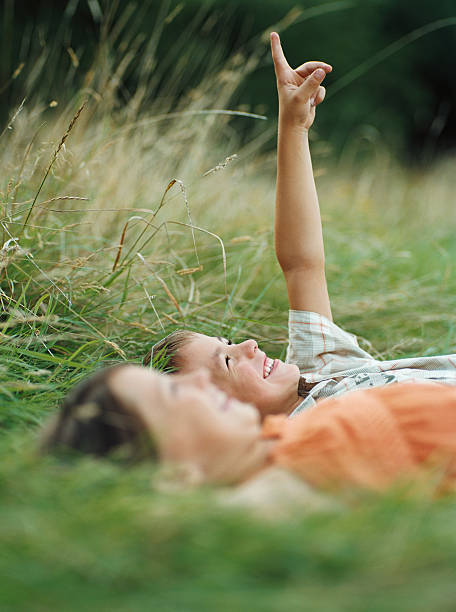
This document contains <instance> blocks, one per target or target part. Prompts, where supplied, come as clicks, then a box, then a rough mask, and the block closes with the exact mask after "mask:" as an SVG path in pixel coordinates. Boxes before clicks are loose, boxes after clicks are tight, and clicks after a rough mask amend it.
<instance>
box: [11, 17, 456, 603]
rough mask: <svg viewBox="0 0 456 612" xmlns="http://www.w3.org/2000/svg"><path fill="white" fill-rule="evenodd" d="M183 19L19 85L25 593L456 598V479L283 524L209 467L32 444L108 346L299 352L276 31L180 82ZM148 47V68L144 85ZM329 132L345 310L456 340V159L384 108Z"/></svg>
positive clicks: (15, 231) (17, 381) (15, 402)
mask: <svg viewBox="0 0 456 612" xmlns="http://www.w3.org/2000/svg"><path fill="white" fill-rule="evenodd" d="M163 20H164V22H166V16H163ZM171 21H172V20H171ZM125 23H128V21H126V22H125ZM160 27H162V26H160V25H158V26H157V30H156V32H155V33H154V35H153V36H152V37H151V39H150V41H149V43H148V45H146V47H145V50H144V48H143V47H140V42H139V41H138V40H135V39H134V37H132V36H131V31H132V30H128V29H127V28H126V26H125V30H121V29H120V30H119V28H120V26H119V27H118V28H117V30H116V28H114V27H112V28H111V29H109V28H107V29H104V30H102V38H101V42H100V45H99V51H98V53H97V54H96V59H95V61H94V63H93V65H91V66H90V67H89V68H88V69H87V74H86V76H85V79H83V80H84V81H85V86H84V87H83V89H82V90H81V91H79V92H78V93H77V95H76V96H75V97H70V98H67V97H66V92H65V90H62V92H61V96H60V98H59V99H55V100H54V99H53V100H49V99H47V102H46V104H45V103H44V102H39V101H38V97H36V100H35V101H33V102H28V101H27V99H26V100H25V102H24V103H22V102H21V100H19V101H18V103H17V105H16V106H14V107H12V108H11V112H10V114H9V117H10V120H9V122H8V124H7V126H6V129H5V130H4V132H3V133H2V135H1V137H0V145H1V146H0V168H1V169H2V172H1V176H0V191H1V194H0V196H1V197H0V200H1V210H0V222H1V227H0V231H1V232H2V244H1V245H0V246H2V248H1V250H0V280H1V285H0V291H1V293H0V304H1V310H2V315H1V321H0V406H1V413H0V422H1V424H2V428H3V434H2V439H1V441H0V457H1V459H0V465H1V467H0V487H1V490H2V493H3V500H2V504H1V510H0V539H1V541H2V550H3V552H2V561H1V568H2V569H1V572H2V575H3V576H5V577H6V578H7V585H8V588H2V597H3V598H4V603H3V606H4V609H15V610H16V609H17V610H32V609H33V610H48V609H54V608H55V609H62V610H64V609H65V610H66V609H68V610H72V609H87V610H89V609H93V610H108V609H109V610H127V609H149V607H150V605H151V602H154V604H155V605H156V606H158V608H157V609H180V610H181V609H188V610H191V609H208V610H209V609H214V606H215V605H216V604H217V606H216V607H217V609H226V610H233V609H249V608H252V609H254V608H255V607H256V608H257V609H264V610H273V609H278V608H281V607H285V605H286V606H287V607H288V608H290V609H305V608H303V607H302V606H303V604H302V602H303V600H306V601H311V602H312V603H311V605H310V604H309V606H308V609H312V610H333V609H338V610H346V609H347V610H348V609H350V610H366V609H371V610H383V609H385V610H386V609H388V610H393V609H401V610H405V609H411V607H410V608H408V607H407V605H408V604H407V605H406V604H404V601H405V600H404V598H408V599H409V601H410V602H411V604H410V605H413V609H414V610H417V609H439V610H446V609H448V610H450V609H452V608H451V606H452V605H453V598H452V595H451V593H452V588H453V581H452V577H451V576H450V568H452V567H454V550H455V549H454V529H453V528H452V520H454V506H453V504H452V502H451V501H443V502H441V503H440V504H436V505H435V506H432V507H429V506H428V505H427V502H424V503H423V501H422V500H421V501H410V500H404V499H401V497H400V496H399V497H395V496H392V497H388V498H385V499H382V500H368V499H367V500H360V501H359V502H358V504H359V505H356V504H355V507H353V508H352V509H351V511H350V512H344V513H342V514H340V513H336V514H334V515H331V516H329V517H328V516H326V515H325V516H321V517H317V518H315V517H314V518H312V517H299V516H295V517H294V518H293V519H292V520H291V521H289V522H287V521H286V522H283V523H281V524H276V525H274V526H272V527H271V525H268V524H267V523H266V524H265V523H264V522H262V521H260V522H257V521H256V520H255V517H253V518H252V517H250V518H249V517H248V516H246V515H243V514H239V513H237V512H235V513H233V512H232V511H230V512H228V511H223V512H222V511H221V509H220V508H219V506H218V505H217V504H216V502H214V499H213V495H212V493H211V492H210V491H203V492H200V493H199V494H193V495H186V494H179V493H170V492H168V493H164V492H161V491H159V490H156V489H155V488H154V486H153V483H151V476H150V473H149V468H141V469H138V470H131V471H129V472H128V473H122V472H121V471H120V470H119V469H117V468H116V467H115V466H107V465H102V464H100V465H95V464H94V463H93V462H91V461H84V462H81V464H79V465H78V466H73V467H71V468H66V467H62V466H61V465H57V464H56V463H55V462H53V461H52V460H48V461H43V460H37V458H36V456H35V455H34V454H33V452H32V451H31V450H30V449H33V448H34V444H35V437H36V426H37V425H39V424H41V423H42V421H43V420H44V418H45V416H46V415H47V414H48V413H49V412H52V411H54V410H55V408H56V404H57V402H58V400H59V398H61V396H62V395H63V394H64V393H65V391H66V390H67V389H68V387H69V386H71V385H72V384H73V383H74V382H75V381H77V380H78V379H80V378H81V377H83V376H85V375H86V374H87V373H88V372H90V371H92V370H93V369H95V368H97V367H99V366H100V365H101V364H102V363H111V362H113V361H119V360H125V359H128V360H140V359H141V358H142V356H143V355H144V354H145V353H146V351H147V350H148V348H149V346H150V344H151V343H153V342H155V341H156V340H157V339H158V338H159V337H160V336H161V335H162V334H164V333H167V332H169V331H171V330H172V329H174V328H175V327H182V326H188V327H192V328H198V329H201V330H203V331H206V332H209V333H215V332H217V333H219V332H220V331H222V332H223V334H224V335H229V336H232V337H233V338H234V339H241V338H244V337H246V336H251V335H253V336H255V337H256V338H258V339H259V341H260V342H261V343H262V345H263V347H264V348H265V350H266V351H268V353H270V354H271V355H276V356H279V355H282V356H283V354H284V350H285V343H286V334H287V332H286V310H287V299H286V293H285V288H284V283H283V280H282V278H281V274H280V271H279V268H278V266H277V264H276V263H275V260H274V254H273V247H272V244H273V242H272V230H271V228H272V212H273V201H274V173H275V156H274V154H272V153H268V152H267V150H266V151H265V149H264V148H263V145H264V144H265V143H268V142H269V143H270V141H271V139H272V138H273V137H274V132H275V118H274V117H268V118H267V119H266V120H265V119H262V118H258V117H253V116H248V112H249V111H250V109H244V108H242V107H240V106H239V103H238V101H237V99H236V92H237V90H238V87H239V85H240V84H241V83H242V81H243V79H245V78H247V77H248V75H249V74H250V72H251V71H252V70H254V69H255V67H256V66H257V65H258V63H259V62H261V61H264V58H265V57H266V55H265V54H266V52H267V50H266V48H265V47H264V46H263V47H262V48H261V49H260V50H259V51H258V53H257V55H256V56H255V57H253V58H252V57H250V58H244V59H243V58H242V56H241V54H239V53H236V54H235V55H234V56H233V57H231V58H229V59H228V60H226V62H225V63H224V64H222V65H218V67H217V62H216V61H215V60H216V59H217V58H215V60H214V62H215V63H214V64H213V63H211V64H210V69H208V72H207V74H204V75H202V79H201V83H200V85H199V87H198V88H197V89H194V90H192V91H189V92H188V93H187V95H186V96H185V97H183V98H181V99H180V100H179V102H178V103H177V104H175V105H174V106H171V102H170V101H171V100H173V98H174V92H175V88H176V82H177V80H178V79H180V78H181V77H182V76H183V75H184V74H185V71H186V70H187V67H188V66H189V65H191V63H192V56H191V52H190V51H189V52H188V54H187V55H184V56H183V57H182V58H181V60H180V63H178V65H176V66H175V67H174V72H169V67H165V68H166V71H165V70H164V69H163V70H164V72H163V73H159V74H160V75H161V76H157V70H158V69H157V67H156V66H155V65H154V62H153V61H152V59H153V53H152V51H153V46H154V45H155V44H158V40H159V35H160ZM121 36H124V44H123V45H114V43H115V42H116V39H117V38H118V37H121ZM114 47H115V48H114ZM140 48H141V49H142V52H141V53H139V51H138V49H140ZM115 49H117V50H115ZM119 49H122V53H121V52H120V51H119ZM146 51H147V52H146ZM43 53H44V56H46V57H47V58H48V59H49V58H50V57H54V55H55V49H54V48H49V49H48V50H47V55H46V53H45V52H44V51H43ZM120 53H121V55H119V54H120ZM148 53H149V55H148ZM116 54H117V55H116ZM44 56H43V57H44ZM56 57H57V56H56ZM114 58H115V60H114ZM37 61H38V60H37ZM56 61H60V60H58V59H56ZM73 61H75V60H73ZM133 63H135V64H136V65H137V66H139V67H140V68H139V69H140V71H141V75H142V78H141V80H140V81H139V82H138V87H137V89H136V91H135V92H134V94H133V95H131V96H130V97H129V98H128V99H124V97H123V93H124V90H123V82H124V81H123V79H124V78H126V76H127V74H128V70H129V67H130V68H131V66H132V64H133ZM42 65H43V66H46V62H45V61H44V60H42ZM33 66H34V68H33V70H34V71H35V72H33V74H31V75H29V76H28V77H27V78H29V79H31V80H30V83H31V86H33V87H38V80H37V78H36V72H37V71H39V69H41V68H39V67H40V66H41V64H39V63H38V64H34V65H33ZM73 67H74V69H75V70H76V66H73ZM24 70H26V68H24ZM43 70H44V68H43ZM165 72H166V74H167V78H166V79H164V80H163V78H162V77H163V74H164V73H165ZM40 74H41V73H40ZM32 77H33V78H32ZM154 88H155V89H154ZM151 90H153V91H154V92H155V94H156V95H155V99H151V96H150V91H151ZM273 95H275V94H274V84H273V78H272V69H271V96H273ZM30 99H32V100H34V99H35V98H34V97H33V96H30ZM41 99H42V100H44V99H46V98H45V96H41ZM55 102H57V104H55ZM341 104H343V100H342V99H341ZM82 105H83V107H82V110H81V106H82ZM211 109H218V110H220V109H228V110H230V111H236V112H237V111H242V112H244V113H246V112H247V114H244V115H239V116H237V117H236V121H246V122H257V127H256V130H254V132H253V133H254V135H253V136H252V139H251V140H250V141H249V142H248V143H247V144H245V143H244V142H243V141H242V140H241V139H240V138H239V137H238V133H237V131H236V129H237V128H238V127H239V123H233V115H232V114H225V113H213V112H210V111H211ZM318 112H321V113H324V105H323V106H322V107H321V108H320V109H319V110H318ZM315 133H316V134H317V135H318V124H317V126H316V130H315ZM312 146H313V151H314V160H315V173H316V176H317V182H318V189H319V193H320V200H321V207H322V214H323V222H324V229H325V241H326V251H327V271H328V282H329V289H330V294H331V296H332V301H333V310H334V315H335V318H336V321H337V322H338V323H340V324H341V325H342V326H345V327H347V328H348V329H350V330H351V331H353V332H355V333H357V334H359V335H360V337H361V342H362V343H363V344H364V346H365V347H367V348H368V349H369V350H371V351H372V352H373V353H374V354H375V355H379V356H382V357H392V356H393V355H394V356H405V355H413V354H423V353H429V354H432V353H446V352H451V351H454V350H455V345H456V331H455V329H456V327H455V324H456V315H455V306H456V299H455V294H456V292H455V289H456V281H455V279H456V275H455V272H454V270H453V261H454V258H455V255H456V243H455V241H454V231H455V226H456V217H455V215H454V210H453V208H454V207H453V201H454V200H453V194H454V192H455V188H456V177H455V174H454V171H453V164H454V160H452V159H448V160H446V161H442V162H441V163H440V164H439V165H436V166H434V167H432V168H428V169H424V170H422V171H421V172H420V173H418V172H417V171H413V170H407V169H405V168H402V167H401V166H400V165H399V164H398V163H397V162H396V161H395V160H394V157H393V156H392V154H391V153H389V152H388V151H386V150H384V148H383V147H382V142H381V135H378V134H373V133H372V131H370V130H369V129H368V128H360V131H359V134H357V135H353V139H352V141H351V142H350V145H349V146H347V148H346V150H345V151H344V154H343V156H342V158H341V159H340V160H334V159H332V158H331V154H330V147H329V145H328V143H324V142H322V141H321V140H319V139H318V136H314V140H313V143H312ZM399 575H401V576H402V578H403V581H402V582H401V580H400V579H399V578H398V576H399ZM431 578H432V580H431ZM223 584H225V585H227V591H226V593H224V594H221V592H220V588H221V585H223ZM433 584H434V586H433ZM173 585H178V587H179V589H180V590H179V592H178V591H177V590H174V591H173ZM435 585H438V588H437V587H436V586H435ZM176 588H177V587H176ZM379 593H382V594H383V595H382V596H379ZM366 602H369V604H368V603H366ZM420 606H421V608H420ZM436 606H437V607H436Z"/></svg>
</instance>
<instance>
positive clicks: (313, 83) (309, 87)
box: [299, 68, 326, 102]
mask: <svg viewBox="0 0 456 612" xmlns="http://www.w3.org/2000/svg"><path fill="white" fill-rule="evenodd" d="M325 76H326V73H325V71H324V70H323V69H322V68H317V70H314V71H313V72H312V74H311V75H309V76H308V77H307V79H306V80H305V81H304V83H302V85H300V87H299V97H300V98H302V100H303V101H306V102H307V100H309V99H310V98H312V97H314V96H315V95H316V94H317V93H318V88H319V87H320V83H321V82H322V81H323V79H324V78H325Z"/></svg>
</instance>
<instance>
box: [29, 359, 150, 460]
mask: <svg viewBox="0 0 456 612" xmlns="http://www.w3.org/2000/svg"><path fill="white" fill-rule="evenodd" d="M122 367H125V364H120V365H117V366H113V367H111V368H105V369H104V370H101V371H100V372H97V373H96V374H94V375H93V376H91V377H89V378H87V379H86V380H84V381H83V382H81V383H79V384H78V385H76V387H74V389H73V390H72V391H71V392H70V393H69V394H68V395H67V397H66V398H65V400H64V402H63V404H62V407H61V410H60V412H59V413H58V414H57V415H56V417H54V419H53V421H52V422H51V423H50V424H49V425H48V427H47V429H46V431H45V432H44V434H43V436H42V440H41V444H40V448H41V451H42V452H54V451H68V450H70V451H71V450H73V451H77V452H79V453H86V454H89V455H95V456H97V457H104V456H108V455H112V454H113V453H115V456H116V458H119V459H124V460H126V461H129V462H135V461H139V460H141V459H146V458H149V459H156V458H157V449H156V447H155V445H154V443H153V440H152V436H151V433H150V431H149V430H148V429H147V428H146V425H145V423H143V422H142V420H141V418H140V417H139V416H138V415H136V414H134V413H133V412H132V411H131V410H130V409H129V408H128V407H127V406H125V404H123V403H122V402H121V401H120V400H119V399H118V398H117V397H116V395H115V394H114V393H113V391H112V390H111V388H110V386H109V378H110V377H111V376H112V374H113V372H114V371H115V370H117V369H119V368H122Z"/></svg>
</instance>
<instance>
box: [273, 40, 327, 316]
mask: <svg viewBox="0 0 456 612" xmlns="http://www.w3.org/2000/svg"><path fill="white" fill-rule="evenodd" d="M271 49H272V58H273V61H274V69H275V73H276V78H277V91H278V95H279V132H278V143H277V192H276V209H275V222H274V238H275V250H276V255H277V260H278V262H279V264H280V266H281V268H282V271H283V274H284V277H285V282H286V285H287V291H288V300H289V303H290V308H291V309H293V310H310V311H312V312H317V313H319V314H322V315H324V316H326V317H328V318H329V319H332V315H331V307H330V303H329V296H328V289H327V285H326V276H325V254H324V245H323V234H322V228H321V218H320V208H319V205H318V197H317V191H316V188H315V181H314V177H313V171H312V160H311V157H310V149H309V139H308V130H309V128H310V127H311V125H312V124H313V121H314V118H315V107H316V106H317V105H318V104H320V102H322V101H323V99H324V97H325V89H324V87H322V86H321V82H322V81H323V79H324V78H325V76H326V74H327V73H328V72H331V70H332V68H331V66H329V65H328V64H325V63H324V62H306V63H305V64H302V65H301V66H299V67H298V68H296V69H295V70H293V69H292V68H291V67H290V66H289V65H288V62H287V60H286V58H285V55H284V53H283V51H282V47H281V44H280V39H279V36H278V34H276V33H275V32H273V33H272V34H271Z"/></svg>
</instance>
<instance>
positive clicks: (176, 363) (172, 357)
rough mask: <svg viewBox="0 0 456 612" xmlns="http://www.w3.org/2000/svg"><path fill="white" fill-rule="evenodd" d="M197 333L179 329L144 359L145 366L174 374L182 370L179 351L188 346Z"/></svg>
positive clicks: (159, 343) (156, 345)
mask: <svg viewBox="0 0 456 612" xmlns="http://www.w3.org/2000/svg"><path fill="white" fill-rule="evenodd" d="M194 335H195V332H192V331H189V330H188V329H177V330H176V331H173V332H172V333H171V334H168V335H167V336H165V337H164V338H162V339H161V340H159V341H158V342H157V343H156V344H154V346H153V347H152V348H151V349H150V351H149V352H148V353H147V355H146V356H145V357H144V359H143V365H145V366H152V367H154V368H157V369H158V370H161V371H162V372H167V373H168V374H172V373H173V372H178V371H179V370H180V369H181V368H182V358H181V357H180V355H179V350H180V349H181V348H182V347H183V346H185V345H186V344H188V343H189V342H190V340H191V339H192V338H193V336H194Z"/></svg>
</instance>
